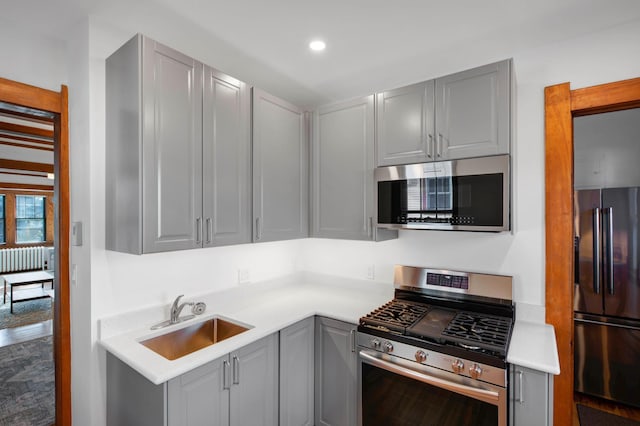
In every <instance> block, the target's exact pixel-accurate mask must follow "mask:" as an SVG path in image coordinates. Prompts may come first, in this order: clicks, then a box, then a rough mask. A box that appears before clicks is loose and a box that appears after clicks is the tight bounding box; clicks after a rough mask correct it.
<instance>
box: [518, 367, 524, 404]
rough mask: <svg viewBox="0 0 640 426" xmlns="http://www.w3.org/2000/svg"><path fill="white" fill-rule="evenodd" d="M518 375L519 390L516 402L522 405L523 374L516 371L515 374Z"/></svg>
mask: <svg viewBox="0 0 640 426" xmlns="http://www.w3.org/2000/svg"><path fill="white" fill-rule="evenodd" d="M516 373H517V374H518V390H519V394H518V399H517V400H516V401H518V402H519V403H520V404H524V391H523V388H524V385H523V382H524V373H523V372H522V371H517V372H516Z"/></svg>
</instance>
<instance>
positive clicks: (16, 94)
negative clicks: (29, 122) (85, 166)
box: [0, 78, 71, 426]
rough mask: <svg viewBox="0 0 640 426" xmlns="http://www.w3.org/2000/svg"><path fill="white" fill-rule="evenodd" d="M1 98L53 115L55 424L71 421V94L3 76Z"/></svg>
mask: <svg viewBox="0 0 640 426" xmlns="http://www.w3.org/2000/svg"><path fill="white" fill-rule="evenodd" d="M0 101H3V102H8V103H11V104H15V105H20V106H24V107H28V108H34V109H38V110H42V111H48V112H51V113H54V114H55V119H54V140H55V143H54V173H55V184H54V197H55V200H56V208H55V211H56V222H55V223H56V226H55V237H54V242H55V250H56V256H55V271H56V275H57V276H56V278H57V279H56V280H55V295H56V296H55V298H54V304H53V358H54V365H55V400H56V403H55V405H56V423H55V424H56V425H57V426H70V425H71V326H70V316H69V218H70V205H69V115H68V103H69V95H68V90H67V86H65V85H62V86H61V87H60V92H54V91H51V90H47V89H41V88H39V87H35V86H30V85H27V84H23V83H18V82H15V81H11V80H6V79H3V78H0Z"/></svg>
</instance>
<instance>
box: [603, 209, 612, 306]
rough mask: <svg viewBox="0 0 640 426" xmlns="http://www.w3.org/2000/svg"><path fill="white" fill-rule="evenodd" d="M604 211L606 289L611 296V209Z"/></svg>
mask: <svg viewBox="0 0 640 426" xmlns="http://www.w3.org/2000/svg"><path fill="white" fill-rule="evenodd" d="M604 210H605V213H606V215H607V225H606V230H607V231H606V232H607V235H606V236H605V238H606V240H605V241H606V245H607V253H606V256H607V258H606V262H607V269H606V274H607V288H608V290H609V294H611V295H613V290H614V288H613V207H607V208H606V209H604Z"/></svg>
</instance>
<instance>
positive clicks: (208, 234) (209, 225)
mask: <svg viewBox="0 0 640 426" xmlns="http://www.w3.org/2000/svg"><path fill="white" fill-rule="evenodd" d="M211 222H212V220H211V218H210V217H208V218H207V244H211V236H212V235H213V228H212V226H211Z"/></svg>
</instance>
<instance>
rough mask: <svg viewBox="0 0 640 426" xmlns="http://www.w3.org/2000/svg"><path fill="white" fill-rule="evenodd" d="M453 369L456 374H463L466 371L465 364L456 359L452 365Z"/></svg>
mask: <svg viewBox="0 0 640 426" xmlns="http://www.w3.org/2000/svg"><path fill="white" fill-rule="evenodd" d="M451 369H452V370H453V372H454V373H458V374H460V373H462V371H463V370H464V362H462V361H460V360H459V359H456V360H455V361H453V362H452V363H451Z"/></svg>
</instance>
